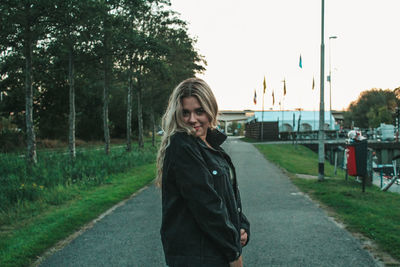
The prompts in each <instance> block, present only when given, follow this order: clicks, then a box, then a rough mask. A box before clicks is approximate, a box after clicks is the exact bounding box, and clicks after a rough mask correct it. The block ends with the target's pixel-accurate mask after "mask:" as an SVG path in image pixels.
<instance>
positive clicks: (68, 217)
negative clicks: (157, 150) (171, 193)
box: [0, 163, 155, 267]
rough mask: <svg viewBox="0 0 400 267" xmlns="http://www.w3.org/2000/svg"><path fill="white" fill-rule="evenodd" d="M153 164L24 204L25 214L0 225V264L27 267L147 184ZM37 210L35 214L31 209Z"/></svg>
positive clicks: (63, 188) (62, 189)
mask: <svg viewBox="0 0 400 267" xmlns="http://www.w3.org/2000/svg"><path fill="white" fill-rule="evenodd" d="M154 177H155V164H154V163H152V164H147V165H143V166H140V167H135V168H134V169H133V170H130V171H128V172H125V173H119V174H113V175H111V176H109V177H108V178H107V180H106V183H104V184H102V185H98V186H95V187H91V186H87V187H78V186H76V185H71V186H58V187H56V188H53V189H52V190H54V191H53V192H48V195H52V196H53V197H54V196H55V195H60V196H64V197H65V199H61V200H59V201H60V203H62V204H60V203H58V205H50V204H46V203H43V202H36V203H29V204H26V207H25V208H26V209H25V210H24V209H21V210H22V213H25V215H22V216H21V215H19V216H14V217H13V218H15V219H17V218H19V219H18V220H15V221H14V222H9V224H8V225H3V226H2V229H1V232H0V266H2V267H6V266H27V265H29V264H31V263H32V262H33V260H34V259H35V258H36V257H37V256H39V255H41V254H42V253H43V252H44V251H45V250H46V249H48V248H50V247H51V246H53V245H54V244H56V243H57V242H58V241H59V240H62V239H64V238H66V237H67V236H69V235H70V234H72V233H73V232H75V231H77V230H78V229H80V227H82V226H83V225H84V224H86V223H87V222H90V221H91V220H93V219H94V218H96V217H97V216H98V215H99V214H101V213H103V212H104V211H106V210H107V209H109V208H110V207H112V206H113V205H115V204H116V203H118V202H120V201H121V200H123V199H126V198H127V197H129V196H130V195H131V194H132V193H134V192H136V191H137V190H138V189H140V188H142V187H143V186H145V185H146V184H148V183H150V182H151V181H152V180H153V179H154ZM35 210H36V211H37V212H36V213H35V212H33V211H35Z"/></svg>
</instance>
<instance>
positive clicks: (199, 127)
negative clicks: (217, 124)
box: [182, 96, 210, 141]
mask: <svg viewBox="0 0 400 267" xmlns="http://www.w3.org/2000/svg"><path fill="white" fill-rule="evenodd" d="M182 116H183V120H184V122H185V123H186V124H187V125H189V126H191V127H193V128H194V129H195V131H196V136H198V137H200V138H201V139H202V140H204V141H205V140H206V137H207V129H208V128H209V127H210V120H209V118H208V116H207V113H206V112H205V111H204V109H203V108H202V106H201V105H200V103H199V101H198V100H197V98H196V97H194V96H188V97H184V98H182Z"/></svg>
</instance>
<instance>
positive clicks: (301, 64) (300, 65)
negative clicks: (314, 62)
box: [299, 54, 303, 69]
mask: <svg viewBox="0 0 400 267" xmlns="http://www.w3.org/2000/svg"><path fill="white" fill-rule="evenodd" d="M299 67H300V68H301V69H302V68H303V61H302V60H301V54H300V60H299Z"/></svg>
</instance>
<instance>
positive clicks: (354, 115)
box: [344, 89, 400, 128]
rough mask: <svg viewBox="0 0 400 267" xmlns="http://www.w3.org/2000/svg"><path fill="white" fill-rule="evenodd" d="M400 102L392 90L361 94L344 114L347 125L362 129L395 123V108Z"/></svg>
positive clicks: (372, 90) (373, 90)
mask: <svg viewBox="0 0 400 267" xmlns="http://www.w3.org/2000/svg"><path fill="white" fill-rule="evenodd" d="M399 103H400V100H399V99H398V98H396V95H395V92H394V91H393V90H390V89H386V90H382V89H371V90H368V91H364V92H362V93H361V94H360V96H359V97H358V99H357V100H356V101H353V102H351V103H350V106H349V108H348V111H347V112H346V113H345V114H344V115H345V116H344V118H345V125H346V126H347V127H349V126H350V125H352V122H354V126H357V127H360V128H369V127H373V128H374V127H377V126H379V124H380V123H381V122H382V123H383V122H384V123H390V124H392V123H393V120H394V115H393V114H394V112H395V108H396V107H397V106H398V105H399Z"/></svg>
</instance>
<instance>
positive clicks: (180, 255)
mask: <svg viewBox="0 0 400 267" xmlns="http://www.w3.org/2000/svg"><path fill="white" fill-rule="evenodd" d="M225 139H226V136H225V135H224V134H222V133H221V132H219V131H217V130H212V131H211V130H209V131H208V133H207V142H208V143H209V144H210V145H211V146H212V147H213V148H209V147H208V146H207V145H206V144H205V143H204V142H203V141H202V140H201V139H200V138H197V137H194V136H191V135H188V134H186V133H183V132H179V133H176V134H175V135H173V136H172V137H171V142H170V145H169V146H168V148H167V150H166V154H165V159H164V165H163V178H162V225H161V231H160V232H161V240H162V244H163V248H164V253H165V258H166V262H167V264H168V265H169V266H174V267H175V266H227V265H228V263H229V262H231V261H234V260H235V259H237V258H238V257H239V256H240V255H241V252H242V248H241V245H240V229H241V228H243V229H245V230H246V232H247V234H248V238H250V224H249V222H248V220H247V219H246V217H245V216H244V214H243V213H242V206H241V201H240V194H239V190H238V186H237V180H236V172H235V168H234V166H233V164H232V161H231V159H230V157H229V156H228V154H226V153H225V151H224V150H223V149H222V148H221V147H220V145H221V144H222V142H224V141H225ZM230 169H231V171H230ZM231 174H233V177H231Z"/></svg>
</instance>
